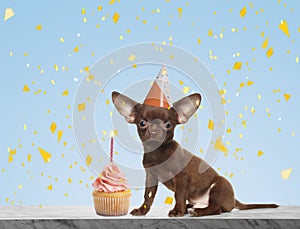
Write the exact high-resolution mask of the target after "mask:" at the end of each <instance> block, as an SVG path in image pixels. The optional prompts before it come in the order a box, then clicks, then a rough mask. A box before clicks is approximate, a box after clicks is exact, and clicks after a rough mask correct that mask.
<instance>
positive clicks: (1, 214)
mask: <svg viewBox="0 0 300 229" xmlns="http://www.w3.org/2000/svg"><path fill="white" fill-rule="evenodd" d="M132 208H133V207H131V208H130V210H131V209H132ZM170 209H171V206H161V207H158V206H154V207H153V208H152V209H151V211H150V212H149V213H148V214H147V215H146V216H140V217H134V216H131V215H126V216H119V217H103V216H98V215H96V213H95V210H94V207H93V206H42V207H38V206H9V207H3V206H0V220H15V219H18V220H20V219H22V220H26V219H116V218H118V219H171V218H169V217H168V216H167V215H168V212H169V210H170ZM177 219H183V220H184V219H193V220H195V219H199V218H197V217H189V215H185V216H184V217H182V218H177ZM201 219H300V206H281V207H279V208H276V209H254V210H242V211H240V210H233V211H232V212H230V213H223V214H221V215H218V216H205V217H201Z"/></svg>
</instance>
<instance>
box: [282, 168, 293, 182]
mask: <svg viewBox="0 0 300 229" xmlns="http://www.w3.org/2000/svg"><path fill="white" fill-rule="evenodd" d="M292 170H293V168H289V169H286V170H282V171H281V177H282V179H284V180H287V179H289V177H290V175H291V172H292Z"/></svg>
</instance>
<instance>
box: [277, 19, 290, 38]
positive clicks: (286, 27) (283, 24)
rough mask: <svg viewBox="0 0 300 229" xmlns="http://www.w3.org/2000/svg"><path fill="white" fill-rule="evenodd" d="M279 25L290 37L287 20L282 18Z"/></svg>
mask: <svg viewBox="0 0 300 229" xmlns="http://www.w3.org/2000/svg"><path fill="white" fill-rule="evenodd" d="M278 27H279V29H280V30H281V31H282V32H283V33H284V34H285V35H286V36H287V37H290V32H289V27H288V24H287V22H286V20H281V21H280V24H279V26H278Z"/></svg>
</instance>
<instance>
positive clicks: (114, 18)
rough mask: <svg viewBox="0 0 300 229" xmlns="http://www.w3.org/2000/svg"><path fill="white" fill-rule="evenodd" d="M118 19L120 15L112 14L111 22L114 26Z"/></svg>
mask: <svg viewBox="0 0 300 229" xmlns="http://www.w3.org/2000/svg"><path fill="white" fill-rule="evenodd" d="M119 18H120V15H119V14H118V13H117V12H116V13H115V14H114V16H113V18H112V19H113V22H114V23H115V24H116V23H118V21H119Z"/></svg>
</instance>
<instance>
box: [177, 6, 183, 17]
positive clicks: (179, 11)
mask: <svg viewBox="0 0 300 229" xmlns="http://www.w3.org/2000/svg"><path fill="white" fill-rule="evenodd" d="M177 11H178V13H179V16H182V8H181V7H179V8H177Z"/></svg>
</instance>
